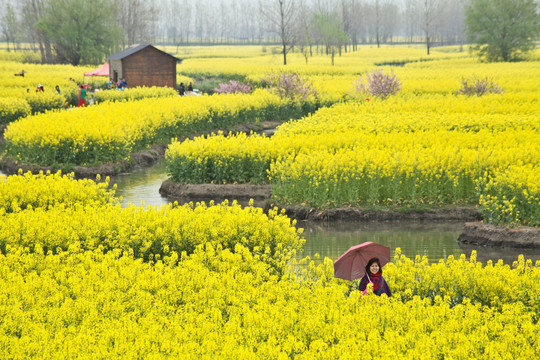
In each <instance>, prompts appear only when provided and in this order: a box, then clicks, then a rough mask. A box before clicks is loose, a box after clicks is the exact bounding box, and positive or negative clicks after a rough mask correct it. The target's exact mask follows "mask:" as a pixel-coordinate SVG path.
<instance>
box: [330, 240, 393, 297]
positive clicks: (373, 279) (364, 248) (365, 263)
mask: <svg viewBox="0 0 540 360" xmlns="http://www.w3.org/2000/svg"><path fill="white" fill-rule="evenodd" d="M389 262H390V248H389V247H388V246H384V245H381V244H377V243H374V242H371V241H368V242H365V243H362V244H360V245H355V246H351V247H350V248H349V249H348V250H347V251H345V253H343V255H341V256H340V257H339V258H338V259H337V260H336V261H335V262H334V277H336V278H340V279H345V280H349V281H353V280H355V279H359V278H362V280H360V286H359V287H358V290H360V291H362V293H363V294H365V293H366V292H367V291H366V288H367V285H368V284H369V283H371V284H373V292H374V293H375V294H376V295H381V294H382V293H385V294H386V295H388V296H392V292H391V291H390V288H389V287H388V284H387V283H386V281H385V280H384V278H383V277H382V270H381V268H382V267H383V266H384V265H386V264H387V263H389Z"/></svg>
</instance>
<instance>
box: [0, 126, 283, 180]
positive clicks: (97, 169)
mask: <svg viewBox="0 0 540 360" xmlns="http://www.w3.org/2000/svg"><path fill="white" fill-rule="evenodd" d="M280 124H282V122H280V121H265V122H262V123H258V124H238V125H235V126H233V127H232V128H231V129H230V130H217V129H214V130H209V131H206V132H201V133H196V134H191V135H189V136H184V137H179V139H180V140H183V139H187V138H190V139H193V138H195V137H197V136H202V135H209V134H210V133H216V132H217V131H222V132H223V135H224V136H227V135H228V134H229V133H239V132H245V133H250V132H252V131H253V132H254V133H258V134H263V135H265V136H271V135H272V134H273V131H274V129H275V128H276V127H277V126H279V125H280ZM5 128H6V125H2V126H0V146H2V145H3V144H4V143H5V140H4V136H3V133H4V130H5ZM166 150H167V145H155V146H153V147H152V148H151V149H148V150H144V151H141V152H137V153H134V154H131V155H130V156H129V159H126V160H122V161H119V162H115V163H107V164H102V165H98V166H75V167H73V168H72V169H63V172H64V173H68V172H74V173H75V178H76V179H82V178H89V179H95V178H96V176H97V175H98V174H99V175H100V176H101V177H102V178H104V177H105V176H114V175H118V174H121V173H123V172H127V171H129V170H131V169H133V168H135V167H149V166H152V165H154V164H155V163H156V162H157V161H158V160H160V159H162V158H164V157H165V151H166ZM19 169H22V171H23V172H28V171H31V172H33V173H38V172H40V171H43V172H47V171H51V172H56V171H58V170H60V169H59V168H55V167H48V166H39V165H29V164H24V163H19V162H18V161H15V160H14V159H12V158H10V157H3V158H2V159H0V170H2V171H3V172H5V173H6V174H17V172H18V171H19Z"/></svg>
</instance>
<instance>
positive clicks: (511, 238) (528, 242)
mask: <svg viewBox="0 0 540 360" xmlns="http://www.w3.org/2000/svg"><path fill="white" fill-rule="evenodd" d="M458 241H459V242H461V243H462V244H472V245H481V246H502V247H512V248H540V228H538V227H528V226H520V227H519V228H515V229H509V228H505V227H503V226H495V225H492V224H484V223H482V222H469V223H465V226H464V228H463V233H462V234H461V235H459V238H458Z"/></svg>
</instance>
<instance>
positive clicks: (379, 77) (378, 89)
mask: <svg viewBox="0 0 540 360" xmlns="http://www.w3.org/2000/svg"><path fill="white" fill-rule="evenodd" d="M354 86H355V88H356V91H357V92H358V93H360V94H370V95H372V96H375V97H379V98H382V99H385V98H387V97H388V96H390V95H395V94H396V93H397V92H398V91H400V90H401V81H400V79H399V78H398V77H397V76H396V75H394V73H393V72H392V73H391V74H390V75H387V74H385V73H384V71H383V69H378V70H373V71H372V72H371V73H367V74H366V78H365V80H364V79H363V78H362V77H359V78H358V79H356V83H355V84H354Z"/></svg>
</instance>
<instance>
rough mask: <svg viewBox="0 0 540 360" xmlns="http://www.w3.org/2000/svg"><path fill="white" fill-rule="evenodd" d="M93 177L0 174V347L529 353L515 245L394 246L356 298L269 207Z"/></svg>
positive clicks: (528, 299)
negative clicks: (124, 201) (437, 253)
mask: <svg viewBox="0 0 540 360" xmlns="http://www.w3.org/2000/svg"><path fill="white" fill-rule="evenodd" d="M106 184H107V182H104V183H99V184H97V183H94V182H93V181H91V180H74V179H73V178H72V176H71V175H61V174H60V173H57V174H50V173H45V174H38V175H31V174H30V173H26V174H21V175H13V176H8V177H1V178H0V199H1V201H0V209H1V211H0V220H1V221H0V249H1V253H0V270H1V271H0V312H1V314H2V322H1V323H0V343H1V344H2V346H1V347H0V357H1V358H14V359H25V358H40V357H44V358H58V357H77V358H80V359H95V358H96V357H98V358H114V357H122V358H166V357H172V358H183V359H206V358H208V359H210V358H215V357H218V358H224V359H233V358H235V359H236V358H246V359H289V358H291V357H293V356H294V357H295V358H299V359H313V358H320V359H335V358H347V359H348V358H350V359H358V358H360V359H363V358H366V359H368V358H371V354H374V353H376V354H382V355H383V356H392V357H395V358H415V359H416V358H418V359H432V358H437V357H452V358H456V359H469V358H471V357H473V358H478V359H492V358H504V357H512V358H527V359H529V358H531V359H532V358H536V357H538V355H539V354H540V345H539V343H538V341H537V339H538V337H539V336H540V326H539V325H538V319H539V316H540V285H539V284H540V263H538V262H537V263H536V264H532V262H531V261H530V260H525V259H524V258H523V256H520V257H519V258H518V259H517V261H516V262H514V263H513V264H511V265H509V264H504V263H503V262H502V261H499V262H497V263H493V262H491V261H489V262H488V263H487V264H481V263H480V262H477V260H476V254H475V253H474V252H473V253H472V254H471V256H470V258H466V257H465V256H464V255H463V256H461V257H460V258H459V259H455V258H454V257H452V256H451V257H449V258H448V259H446V260H445V259H441V260H439V261H438V262H437V263H429V261H428V259H427V258H425V257H423V258H421V257H420V256H417V257H416V258H415V259H414V260H412V259H409V258H407V257H405V256H403V255H401V251H400V250H399V249H396V250H395V255H394V261H393V262H391V263H389V264H387V265H386V266H385V277H386V280H387V281H388V282H389V284H390V286H391V287H392V290H393V296H392V297H391V298H387V297H386V296H383V297H377V296H372V295H367V296H363V297H360V295H359V292H358V291H357V290H356V289H355V287H354V286H355V285H354V284H355V283H354V282H353V283H350V282H346V281H344V280H340V279H335V278H333V261H332V260H331V259H328V258H326V259H324V261H323V262H322V263H320V264H319V265H315V264H314V262H313V261H310V259H309V258H306V259H302V260H300V262H298V261H297V260H296V258H295V257H294V255H295V252H296V251H298V250H300V249H301V248H302V244H303V239H302V237H301V233H300V232H299V231H297V230H296V228H295V226H294V223H293V222H291V220H290V219H289V218H287V217H286V216H285V215H283V214H280V213H278V212H277V211H276V210H273V211H270V212H269V214H268V215H266V214H263V213H262V210H261V209H258V208H253V207H249V206H248V207H245V208H242V207H240V206H238V205H236V204H234V203H233V204H228V203H223V204H219V205H213V204H209V205H208V206H207V205H204V204H198V205H185V206H176V205H174V204H173V205H170V206H163V207H161V208H152V207H150V208H149V209H147V210H145V209H144V208H142V207H135V206H130V207H128V208H124V209H123V208H121V207H120V206H119V205H118V202H117V199H116V198H115V197H114V189H113V190H107V187H106ZM15 203H16V204H17V206H15V205H14V204H15ZM359 346H360V347H361V348H362V349H364V351H363V352H358V347H359Z"/></svg>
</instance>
